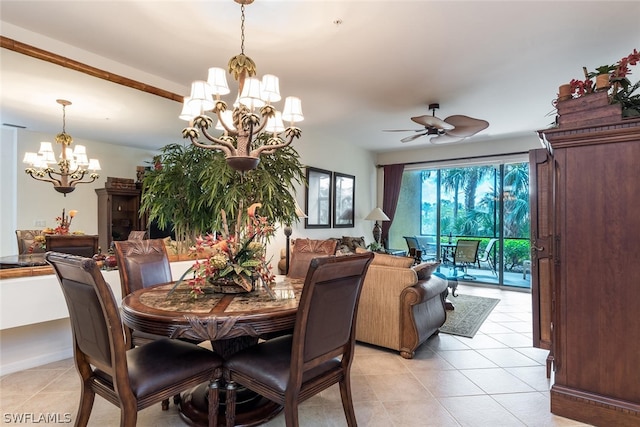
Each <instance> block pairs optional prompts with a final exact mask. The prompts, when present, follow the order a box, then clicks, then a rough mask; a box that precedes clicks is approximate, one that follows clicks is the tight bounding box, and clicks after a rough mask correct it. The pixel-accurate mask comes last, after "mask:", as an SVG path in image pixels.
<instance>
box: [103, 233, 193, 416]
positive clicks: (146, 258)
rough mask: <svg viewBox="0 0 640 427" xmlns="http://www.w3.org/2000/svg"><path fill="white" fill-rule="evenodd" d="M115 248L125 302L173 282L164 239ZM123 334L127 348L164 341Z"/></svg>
mask: <svg viewBox="0 0 640 427" xmlns="http://www.w3.org/2000/svg"><path fill="white" fill-rule="evenodd" d="M113 245H114V249H115V256H116V261H117V264H118V273H119V274H120V289H121V291H122V298H124V297H125V296H127V295H129V294H130V293H131V292H134V291H137V290H138V289H142V288H146V287H149V286H153V285H158V284H160V283H169V282H171V281H172V280H173V279H172V277H171V265H170V263H169V256H168V255H167V248H166V246H165V244H164V241H163V240H162V239H152V240H149V239H147V240H142V239H132V240H121V241H114V242H113ZM124 334H125V340H126V342H127V345H128V348H133V347H136V346H139V345H144V344H148V343H150V342H152V341H155V340H158V339H161V338H165V337H164V336H162V335H155V334H150V333H147V332H142V331H136V330H133V329H131V328H129V327H127V326H125V327H124ZM192 342H193V341H192ZM194 344H195V342H194ZM173 402H174V403H175V404H176V405H177V404H178V403H180V395H179V394H177V395H175V396H174V397H173ZM168 409H169V400H164V401H163V402H162V410H163V411H166V410H168Z"/></svg>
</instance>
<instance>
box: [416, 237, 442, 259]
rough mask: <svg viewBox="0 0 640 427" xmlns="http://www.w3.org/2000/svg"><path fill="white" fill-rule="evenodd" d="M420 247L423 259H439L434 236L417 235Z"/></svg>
mask: <svg viewBox="0 0 640 427" xmlns="http://www.w3.org/2000/svg"><path fill="white" fill-rule="evenodd" d="M415 239H416V242H417V243H418V247H419V248H420V250H421V251H422V260H423V261H430V260H436V259H438V245H436V240H435V238H434V237H429V236H415Z"/></svg>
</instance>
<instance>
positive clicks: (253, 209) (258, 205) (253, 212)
mask: <svg viewBox="0 0 640 427" xmlns="http://www.w3.org/2000/svg"><path fill="white" fill-rule="evenodd" d="M261 207H262V203H254V204H252V205H251V206H249V209H247V213H248V214H249V217H250V218H255V216H256V209H257V208H261Z"/></svg>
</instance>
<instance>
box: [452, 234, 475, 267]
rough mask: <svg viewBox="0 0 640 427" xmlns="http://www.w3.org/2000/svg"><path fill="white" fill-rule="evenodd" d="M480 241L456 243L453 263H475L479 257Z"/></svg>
mask: <svg viewBox="0 0 640 427" xmlns="http://www.w3.org/2000/svg"><path fill="white" fill-rule="evenodd" d="M479 246H480V240H468V239H459V240H458V241H457V242H456V251H455V253H454V254H453V263H454V264H460V263H475V262H476V259H477V257H478V247H479Z"/></svg>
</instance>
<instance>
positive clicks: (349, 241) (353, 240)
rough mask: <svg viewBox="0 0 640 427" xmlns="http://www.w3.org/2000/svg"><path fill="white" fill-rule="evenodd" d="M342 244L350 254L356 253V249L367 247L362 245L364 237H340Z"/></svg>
mask: <svg viewBox="0 0 640 427" xmlns="http://www.w3.org/2000/svg"><path fill="white" fill-rule="evenodd" d="M342 244H343V245H345V246H347V247H348V248H349V250H351V252H355V251H356V247H360V248H366V247H367V245H365V243H364V236H361V237H349V236H342Z"/></svg>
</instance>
